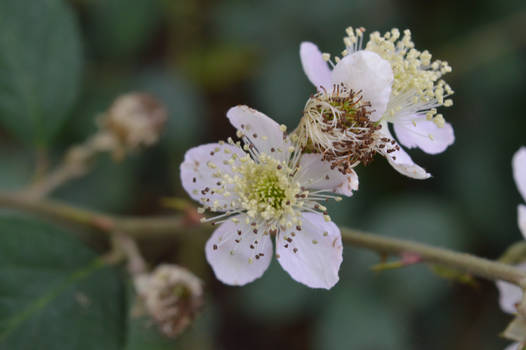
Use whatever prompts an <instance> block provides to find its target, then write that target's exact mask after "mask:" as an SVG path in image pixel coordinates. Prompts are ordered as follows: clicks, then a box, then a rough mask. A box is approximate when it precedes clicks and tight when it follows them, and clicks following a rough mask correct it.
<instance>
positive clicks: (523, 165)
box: [512, 147, 526, 238]
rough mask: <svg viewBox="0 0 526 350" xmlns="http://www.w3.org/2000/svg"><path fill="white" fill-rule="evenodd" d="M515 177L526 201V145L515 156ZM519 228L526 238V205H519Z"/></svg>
mask: <svg viewBox="0 0 526 350" xmlns="http://www.w3.org/2000/svg"><path fill="white" fill-rule="evenodd" d="M512 167H513V178H514V179H515V183H516V184H517V188H518V189H519V192H520V194H521V195H522V198H523V199H524V200H525V201H526V147H521V148H520V149H519V150H518V151H517V152H516V153H515V155H514V156H513V161H512ZM517 214H518V215H517V217H518V224H519V229H520V230H521V232H522V235H523V236H524V238H526V205H524V204H519V206H518V207H517Z"/></svg>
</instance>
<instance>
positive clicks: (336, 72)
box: [298, 28, 454, 179]
mask: <svg viewBox="0 0 526 350" xmlns="http://www.w3.org/2000/svg"><path fill="white" fill-rule="evenodd" d="M363 32H364V29H362V28H359V29H356V30H353V29H352V28H348V29H347V34H348V36H347V37H346V38H344V43H345V46H346V48H345V50H344V51H343V52H342V58H341V59H340V58H339V57H335V58H334V62H333V61H332V60H331V58H330V57H331V56H330V55H329V54H325V53H324V54H322V53H321V52H320V51H319V49H318V47H317V46H316V45H314V44H313V43H310V42H304V43H302V44H301V47H300V56H301V61H302V65H303V69H304V71H305V73H306V75H307V77H308V78H309V80H310V81H311V82H312V83H313V84H314V85H315V86H316V87H317V88H318V92H317V93H316V94H315V95H313V96H312V97H311V99H309V101H308V102H307V104H306V106H305V111H304V117H303V118H302V121H301V123H300V128H298V132H300V133H303V135H306V136H309V137H311V139H310V142H311V146H312V147H314V148H315V149H317V150H318V151H321V152H323V153H324V155H325V157H326V159H327V160H330V161H333V164H334V165H336V166H339V167H340V168H347V167H354V166H356V165H358V164H359V163H365V164H367V163H368V162H370V161H371V160H372V157H373V156H374V154H375V153H380V154H382V155H383V156H385V157H386V158H387V160H388V161H389V163H390V164H391V165H392V166H393V167H394V168H395V169H396V170H397V171H399V172H400V173H402V174H404V175H406V176H409V177H413V178H417V179H425V178H428V177H429V176H430V175H429V174H428V173H427V172H426V171H425V170H424V169H422V168H421V167H419V166H418V165H416V164H414V162H413V161H412V159H411V158H410V157H409V155H408V154H407V153H406V152H405V151H404V150H402V149H401V147H400V146H399V145H398V143H397V142H396V141H394V139H393V137H392V136H391V133H390V131H389V128H388V123H392V124H393V128H394V131H395V133H396V136H397V138H398V140H399V142H400V143H401V144H402V145H404V146H406V147H408V148H413V147H419V148H421V149H422V150H423V151H424V152H426V153H430V154H436V153H440V152H443V151H444V150H445V149H446V148H447V147H448V146H449V145H451V144H452V143H453V141H454V134H453V128H452V127H451V125H450V124H449V123H446V122H445V120H444V118H443V116H442V115H441V114H437V111H436V108H437V107H439V106H446V107H448V106H451V105H452V103H453V102H452V100H451V99H448V97H449V96H450V95H451V94H453V91H452V90H451V88H450V87H449V85H448V84H446V83H445V82H444V81H443V80H441V77H442V75H443V74H445V73H447V72H449V71H451V68H450V67H449V65H448V64H447V63H446V62H442V61H431V55H430V54H429V52H427V51H424V52H420V51H418V50H416V49H414V44H413V42H412V41H411V34H410V32H409V31H408V30H406V31H404V35H403V37H402V38H400V33H399V31H398V30H397V29H393V30H392V31H391V32H388V33H386V34H385V35H384V36H380V34H379V33H378V32H375V33H373V34H372V35H371V37H370V40H369V42H367V44H366V47H365V49H362V45H363ZM329 65H330V66H329ZM330 67H332V70H331V68H330Z"/></svg>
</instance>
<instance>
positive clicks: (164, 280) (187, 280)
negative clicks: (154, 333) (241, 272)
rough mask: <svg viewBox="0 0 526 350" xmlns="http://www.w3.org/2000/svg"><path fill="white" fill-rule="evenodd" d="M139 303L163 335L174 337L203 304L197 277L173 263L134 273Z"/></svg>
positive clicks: (190, 320)
mask: <svg viewBox="0 0 526 350" xmlns="http://www.w3.org/2000/svg"><path fill="white" fill-rule="evenodd" d="M134 282H135V288H136V289H137V293H138V295H139V297H140V298H141V300H142V302H143V304H144V305H143V306H144V308H145V309H146V311H147V312H148V314H149V315H150V316H151V317H152V318H153V320H154V321H155V322H156V323H157V324H158V325H159V329H160V330H161V332H163V333H164V334H165V335H167V336H170V337H175V336H177V335H178V334H180V333H181V332H182V331H183V330H184V329H185V328H186V327H188V326H189V325H190V324H191V323H192V321H193V320H194V318H195V316H196V315H197V313H198V311H199V310H200V308H201V305H202V304H203V286H202V282H201V280H199V278H197V277H196V276H195V275H193V274H192V273H191V272H190V271H188V270H186V269H184V268H182V267H179V266H176V265H159V266H158V267H157V268H156V269H155V270H154V271H153V272H152V273H143V274H139V275H138V276H136V277H135V281H134Z"/></svg>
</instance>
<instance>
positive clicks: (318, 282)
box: [276, 213, 343, 289]
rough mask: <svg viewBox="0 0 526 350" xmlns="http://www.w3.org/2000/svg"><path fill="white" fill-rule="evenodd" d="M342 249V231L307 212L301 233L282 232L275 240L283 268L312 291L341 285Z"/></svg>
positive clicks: (298, 231)
mask: <svg viewBox="0 0 526 350" xmlns="http://www.w3.org/2000/svg"><path fill="white" fill-rule="evenodd" d="M292 233H294V236H293V235H292ZM289 239H290V240H291V241H288V240H289ZM342 249H343V247H342V239H341V234H340V230H339V229H338V227H337V226H336V225H335V224H334V223H333V222H326V221H325V220H324V218H323V216H322V215H319V214H312V213H304V214H303V218H302V224H301V230H297V229H292V230H288V231H286V232H285V231H282V232H280V233H279V234H278V238H277V239H276V253H277V255H276V256H278V261H279V263H280V264H281V266H282V267H283V269H285V271H287V272H288V273H289V275H290V276H291V277H292V278H293V279H294V280H296V281H298V282H300V283H303V284H305V285H306V286H308V287H311V288H325V289H330V288H332V287H333V286H334V285H335V284H336V282H338V279H339V277H338V270H339V269H340V265H341V263H342Z"/></svg>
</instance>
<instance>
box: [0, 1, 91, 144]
mask: <svg viewBox="0 0 526 350" xmlns="http://www.w3.org/2000/svg"><path fill="white" fill-rule="evenodd" d="M0 33H2V35H0V122H1V123H2V124H3V125H4V126H5V127H6V128H7V129H9V130H10V131H11V132H12V133H14V134H15V135H16V136H17V137H18V138H20V139H21V140H23V141H24V142H27V143H36V144H38V145H45V144H47V143H49V142H50V141H51V140H52V139H53V137H54V135H55V134H56V132H57V131H58V129H59V128H60V127H61V126H62V124H63V123H64V121H65V119H66V117H67V116H68V111H69V109H70V107H71V106H72V103H73V102H74V100H75V98H76V96H77V92H78V87H79V80H80V76H81V67H82V57H81V46H80V38H79V34H78V29H77V24H76V22H75V18H74V17H73V15H72V13H71V10H70V9H69V8H68V7H67V6H66V5H65V4H64V3H63V2H62V1H60V0H3V1H0Z"/></svg>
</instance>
